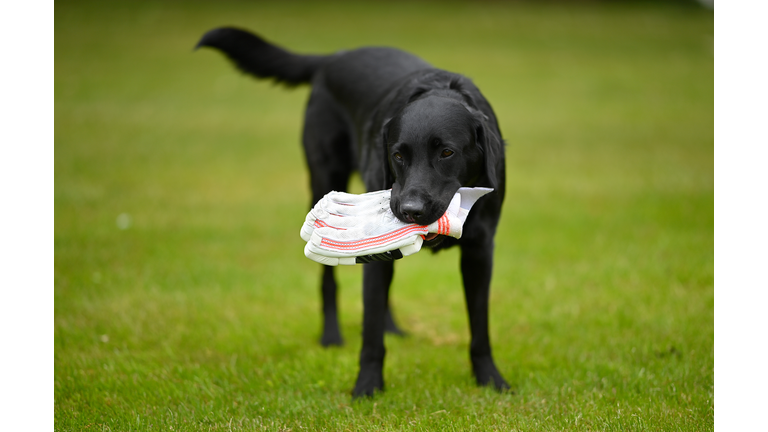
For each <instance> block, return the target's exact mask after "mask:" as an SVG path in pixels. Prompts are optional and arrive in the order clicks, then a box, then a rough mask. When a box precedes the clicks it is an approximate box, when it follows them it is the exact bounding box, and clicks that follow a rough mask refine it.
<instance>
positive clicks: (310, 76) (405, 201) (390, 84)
mask: <svg viewBox="0 0 768 432" xmlns="http://www.w3.org/2000/svg"><path fill="white" fill-rule="evenodd" d="M201 46H206V47H212V48H216V49H218V50H220V51H222V52H223V53H224V54H226V55H227V56H228V57H229V58H230V59H231V60H233V61H234V62H235V64H236V65H237V66H238V67H239V68H240V69H242V70H243V71H245V72H247V73H250V74H252V75H255V76H256V77H259V78H271V79H274V80H276V81H278V82H282V83H284V84H286V85H289V86H294V85H298V84H303V83H309V84H311V85H312V93H311V95H310V98H309V102H308V104H307V110H306V118H305V124H304V134H303V142H304V150H305V152H306V158H307V164H308V165H309V171H310V177H311V186H312V204H314V203H315V202H317V201H318V200H319V199H320V198H322V197H323V196H324V195H325V194H326V193H328V192H330V191H332V190H336V191H344V190H346V188H347V182H348V180H349V177H350V175H351V173H352V172H353V170H358V171H359V172H360V174H361V176H362V179H363V182H364V183H365V186H366V188H367V189H368V190H369V191H376V190H383V189H389V188H392V199H391V208H392V211H393V212H394V214H395V215H396V216H397V217H398V218H400V219H401V220H403V221H405V222H416V223H418V224H422V225H427V224H430V223H432V222H434V221H436V220H437V219H438V218H439V217H440V216H441V215H442V214H443V213H444V212H445V210H446V209H447V208H448V204H449V203H450V201H451V198H452V197H453V195H454V194H455V193H456V190H457V189H458V188H459V187H462V186H469V187H473V186H484V187H491V188H493V189H494V192H492V193H491V194H489V195H487V196H485V197H483V198H482V199H480V200H479V201H478V202H477V203H476V204H475V206H474V207H473V208H472V211H471V212H470V214H469V218H468V219H467V221H466V223H465V225H464V232H463V236H462V238H461V239H460V240H457V239H454V238H451V237H444V236H438V237H437V238H435V239H432V240H430V241H425V243H424V245H425V246H428V247H431V248H433V250H439V249H443V248H448V247H451V246H454V245H458V246H459V247H460V248H461V272H462V277H463V281H464V293H465V298H466V301H467V310H468V314H469V325H470V331H471V334H472V341H471V346H470V357H471V360H472V370H473V372H474V375H475V378H476V379H477V382H478V384H480V385H493V386H494V387H495V388H496V389H499V390H506V389H508V388H509V385H508V384H507V382H506V381H505V380H504V378H502V376H501V374H500V373H499V371H498V370H497V369H496V365H495V364H494V361H493V358H492V356H491V345H490V340H489V337H488V300H489V289H490V282H491V271H492V266H493V237H494V235H495V232H496V226H497V225H498V222H499V215H500V212H501V205H502V201H503V199H504V185H505V171H504V169H505V167H504V144H503V142H502V139H501V133H500V132H499V127H498V124H497V122H496V117H495V116H494V113H493V110H492V109H491V106H490V105H489V104H488V102H487V101H486V99H485V98H484V97H483V95H482V94H481V93H480V91H479V90H478V89H477V87H475V85H474V84H472V82H471V81H470V80H469V79H467V78H465V77H463V76H461V75H458V74H454V73H450V72H446V71H443V70H440V69H435V68H433V67H432V66H430V65H429V64H428V63H426V62H425V61H423V60H421V59H420V58H418V57H415V56H413V55H411V54H408V53H405V52H403V51H399V50H396V49H392V48H360V49H356V50H352V51H342V52H338V53H336V54H331V55H326V56H317V55H297V54H293V53H290V52H287V51H285V50H283V49H281V48H279V47H277V46H275V45H272V44H270V43H268V42H266V41H264V40H263V39H262V38H260V37H259V36H256V35H254V34H251V33H249V32H247V31H243V30H239V29H234V28H219V29H214V30H211V31H210V32H208V33H206V34H205V35H204V36H203V38H202V39H201V40H200V42H199V43H198V47H201ZM393 270H394V266H393V262H384V261H376V262H371V263H368V264H365V265H364V267H363V307H364V313H363V347H362V351H361V353H360V372H359V374H358V377H357V383H356V384H355V388H354V390H353V395H354V396H355V397H359V396H370V395H373V393H374V392H375V391H382V390H384V380H383V376H382V367H383V364H384V353H385V349H384V332H385V329H388V330H393V331H396V332H397V331H399V330H398V329H397V327H396V326H395V325H394V321H393V320H392V319H391V315H390V314H389V308H388V297H389V285H390V283H391V281H392V275H393ZM322 294H323V296H322V297H323V314H324V328H323V336H322V339H321V343H322V344H323V345H326V346H327V345H334V344H342V343H343V342H342V338H341V334H340V332H339V326H338V320H337V315H336V281H335V278H334V273H333V267H328V266H326V267H324V270H323V276H322Z"/></svg>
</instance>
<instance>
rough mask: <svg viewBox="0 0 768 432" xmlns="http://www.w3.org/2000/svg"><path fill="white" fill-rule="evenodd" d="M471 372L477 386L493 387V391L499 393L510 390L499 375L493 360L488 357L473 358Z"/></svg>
mask: <svg viewBox="0 0 768 432" xmlns="http://www.w3.org/2000/svg"><path fill="white" fill-rule="evenodd" d="M472 372H473V373H474V374H475V379H476V380H477V385H479V386H493V388H494V389H496V390H497V391H500V392H506V391H509V390H510V387H509V384H508V383H507V381H506V380H505V379H504V377H502V376H501V373H500V372H499V370H498V369H497V368H496V365H495V364H494V363H493V358H491V357H490V356H486V357H479V358H473V359H472Z"/></svg>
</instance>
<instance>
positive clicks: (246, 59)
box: [195, 27, 328, 86]
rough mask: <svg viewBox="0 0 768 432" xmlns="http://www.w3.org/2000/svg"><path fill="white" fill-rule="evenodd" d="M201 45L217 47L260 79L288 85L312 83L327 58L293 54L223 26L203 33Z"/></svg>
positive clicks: (244, 32)
mask: <svg viewBox="0 0 768 432" xmlns="http://www.w3.org/2000/svg"><path fill="white" fill-rule="evenodd" d="M200 47H211V48H216V49H218V50H220V51H221V52H223V53H224V54H226V55H227V57H229V58H230V60H232V61H233V62H234V63H235V65H237V67H238V68H239V69H240V70H242V71H243V72H246V73H249V74H251V75H254V76H256V77H259V78H272V79H274V80H275V81H276V82H278V83H283V84H285V85H288V86H295V85H298V84H304V83H308V82H310V80H311V79H312V76H313V75H314V73H315V71H317V69H319V68H320V66H321V65H322V64H323V62H324V61H325V59H327V58H328V56H320V55H298V54H293V53H290V52H288V51H286V50H284V49H282V48H280V47H278V46H275V45H272V44H271V43H269V42H267V41H265V40H264V39H262V38H261V37H259V36H257V35H255V34H253V33H250V32H247V31H245V30H240V29H236V28H232V27H221V28H217V29H213V30H211V31H209V32H208V33H206V34H204V35H203V38H202V39H200V42H198V43H197V46H195V49H197V48H200Z"/></svg>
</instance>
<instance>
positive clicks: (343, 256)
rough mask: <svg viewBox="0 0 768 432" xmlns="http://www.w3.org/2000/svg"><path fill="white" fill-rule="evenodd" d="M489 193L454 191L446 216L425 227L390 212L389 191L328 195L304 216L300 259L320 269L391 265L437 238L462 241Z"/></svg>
mask: <svg viewBox="0 0 768 432" xmlns="http://www.w3.org/2000/svg"><path fill="white" fill-rule="evenodd" d="M491 191H493V189H490V188H459V190H458V191H457V192H456V194H455V195H454V196H453V199H452V200H451V203H450V204H449V205H448V209H447V210H446V211H445V213H444V214H443V215H442V216H441V217H440V218H439V219H438V220H437V221H435V222H433V223H431V224H429V225H419V224H414V223H406V222H403V221H401V220H400V219H398V218H397V217H395V215H394V214H393V213H392V210H391V209H390V197H391V190H384V191H377V192H369V193H366V194H362V195H355V194H349V193H346V192H335V191H334V192H329V193H328V194H326V195H325V196H324V197H323V198H322V199H321V200H320V201H318V202H317V204H315V206H314V207H313V208H312V210H311V211H310V212H309V213H308V214H307V217H306V219H305V221H304V224H303V225H302V227H301V238H302V239H304V241H306V242H307V245H306V246H305V247H304V255H306V257H307V258H309V259H311V260H313V261H316V262H318V263H320V264H325V265H330V266H335V265H339V264H341V265H353V264H360V263H367V262H372V261H393V260H396V259H400V258H402V257H405V256H408V255H412V254H414V253H416V252H418V251H419V250H421V246H422V244H423V243H424V242H425V241H427V242H433V241H436V242H439V241H440V239H439V238H438V236H439V235H446V236H450V237H455V238H461V235H462V232H463V227H464V222H465V221H466V219H467V216H468V215H469V211H470V209H471V208H472V206H473V205H474V204H475V202H477V200H478V199H480V198H481V197H482V196H483V195H486V194H488V193H490V192H491Z"/></svg>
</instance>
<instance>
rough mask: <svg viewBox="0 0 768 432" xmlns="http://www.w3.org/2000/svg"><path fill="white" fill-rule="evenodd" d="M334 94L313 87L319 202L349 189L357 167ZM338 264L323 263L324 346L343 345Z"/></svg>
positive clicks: (310, 121)
mask: <svg viewBox="0 0 768 432" xmlns="http://www.w3.org/2000/svg"><path fill="white" fill-rule="evenodd" d="M338 113H339V111H338V110H337V109H336V107H335V103H334V102H333V100H332V98H331V97H330V96H329V95H328V94H327V93H325V92H324V90H323V89H322V87H315V88H313V90H312V94H311V96H310V99H309V102H308V103H307V111H306V117H305V122H304V133H303V137H302V141H303V144H304V151H305V155H306V158H307V165H308V167H309V173H310V182H311V188H312V202H311V203H310V208H311V207H312V206H314V205H315V203H317V202H318V201H319V200H320V199H321V198H322V197H323V196H325V194H327V193H328V192H330V191H334V190H335V191H346V190H347V184H348V183H349V177H350V175H351V174H352V170H353V168H354V162H353V161H354V157H353V154H352V143H351V138H350V134H349V132H348V129H347V127H346V124H345V122H344V120H343V117H342V116H341V115H340V114H338ZM337 290H338V287H337V284H336V278H335V275H334V267H331V266H323V270H322V277H321V287H320V292H321V299H322V303H323V304H322V311H323V333H322V336H321V337H320V344H321V345H323V346H326V347H327V346H331V345H343V344H344V339H343V338H342V336H341V331H340V330H339V319H338V309H337V299H336V292H337Z"/></svg>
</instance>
